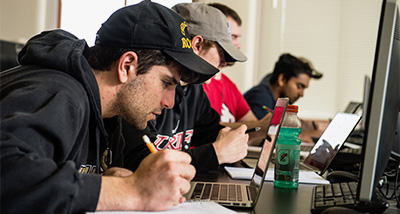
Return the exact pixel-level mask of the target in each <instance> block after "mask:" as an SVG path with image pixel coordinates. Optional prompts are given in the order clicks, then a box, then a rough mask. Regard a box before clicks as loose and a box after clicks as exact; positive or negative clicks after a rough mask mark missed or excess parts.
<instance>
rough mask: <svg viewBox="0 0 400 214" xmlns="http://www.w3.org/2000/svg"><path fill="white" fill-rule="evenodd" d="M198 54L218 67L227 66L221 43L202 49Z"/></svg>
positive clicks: (208, 81)
mask: <svg viewBox="0 0 400 214" xmlns="http://www.w3.org/2000/svg"><path fill="white" fill-rule="evenodd" d="M198 55H199V56H200V57H201V58H203V59H204V60H206V61H207V62H208V63H210V64H211V65H213V66H214V67H216V68H218V69H220V70H221V69H222V68H223V67H226V61H225V56H224V51H223V50H222V48H221V47H219V45H213V46H212V47H211V48H209V49H202V50H201V51H200V52H199V53H198ZM210 81H211V78H210V79H208V80H207V81H206V82H204V83H205V84H208V83H210Z"/></svg>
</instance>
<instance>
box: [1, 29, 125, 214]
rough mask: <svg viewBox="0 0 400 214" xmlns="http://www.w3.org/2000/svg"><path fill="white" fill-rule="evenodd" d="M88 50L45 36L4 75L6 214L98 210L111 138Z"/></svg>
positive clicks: (65, 36) (59, 34) (72, 40)
mask: <svg viewBox="0 0 400 214" xmlns="http://www.w3.org/2000/svg"><path fill="white" fill-rule="evenodd" d="M87 48H88V46H87V44H86V42H85V41H84V40H78V39H77V38H76V37H75V36H73V35H72V34H70V33H68V32H65V31H62V30H54V31H47V32H43V33H41V34H39V35H37V36H35V37H33V38H31V39H30V40H29V41H28V43H27V44H26V45H25V46H24V47H23V49H22V50H21V52H20V53H19V55H18V60H19V63H20V64H21V66H18V67H16V68H13V69H10V70H7V71H4V72H2V73H1V74H0V81H1V91H0V92H1V148H0V150H1V160H0V163H1V169H0V170H1V213H28V212H33V213H83V212H86V211H94V210H95V208H96V206H97V202H98V197H99V193H100V186H101V175H100V174H98V173H99V171H100V172H101V170H100V162H101V155H102V154H105V152H104V151H108V150H106V149H107V148H108V147H109V145H108V142H109V140H108V138H109V136H108V135H107V132H106V129H105V126H104V123H103V120H102V118H101V105H100V96H99V89H98V86H97V82H96V79H95V76H94V74H93V72H92V70H91V68H90V66H89V64H88V62H87V61H86V59H85V57H84V56H83V55H82V54H83V52H84V50H85V49H87ZM110 121H111V120H110ZM110 127H115V126H110ZM113 133H117V135H118V131H116V132H113ZM115 137H116V138H118V136H113V138H115ZM103 166H104V165H103ZM79 171H80V172H82V173H79ZM85 173H86V174H85Z"/></svg>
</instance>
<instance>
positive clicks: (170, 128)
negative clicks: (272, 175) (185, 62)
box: [123, 2, 270, 172]
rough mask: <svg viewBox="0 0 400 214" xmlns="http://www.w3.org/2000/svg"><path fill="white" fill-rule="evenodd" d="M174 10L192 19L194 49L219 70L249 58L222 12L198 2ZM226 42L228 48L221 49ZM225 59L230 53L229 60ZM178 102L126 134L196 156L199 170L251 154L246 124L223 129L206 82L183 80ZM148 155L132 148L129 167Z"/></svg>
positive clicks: (128, 150)
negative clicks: (142, 128)
mask: <svg viewBox="0 0 400 214" xmlns="http://www.w3.org/2000/svg"><path fill="white" fill-rule="evenodd" d="M172 9H173V10H175V11H177V13H178V14H180V15H181V16H182V17H184V18H185V19H186V21H187V23H188V29H189V33H190V37H191V41H192V43H191V46H192V48H193V51H194V52H195V53H196V54H198V55H199V56H200V57H202V58H203V59H205V60H206V61H208V62H210V63H211V64H212V65H214V66H215V67H216V68H221V67H223V66H225V64H226V60H228V61H229V62H234V61H238V60H242V59H244V56H243V54H242V53H241V52H240V51H239V50H238V49H237V48H236V47H235V46H234V45H233V44H232V42H231V37H230V35H229V34H228V28H227V21H226V18H225V16H224V15H223V14H222V13H221V12H220V11H219V10H217V9H215V8H213V7H210V6H207V5H206V4H204V3H198V2H197V3H182V4H177V5H175V6H174V7H173V8H172ZM220 42H223V45H225V46H220V44H221V43H220ZM227 43H228V44H227ZM229 43H230V44H229ZM222 47H224V48H222ZM227 47H228V48H227ZM225 55H229V58H228V57H225ZM175 103H176V105H175V106H174V108H172V109H164V110H163V112H162V114H161V115H159V116H157V118H156V120H153V121H150V122H149V123H148V126H147V129H146V130H145V131H140V130H136V129H135V128H133V127H131V126H129V125H127V124H124V126H123V132H124V136H126V137H127V138H128V139H132V140H129V142H136V140H134V139H140V138H141V137H142V135H143V134H147V135H148V136H149V137H150V138H151V141H152V142H153V143H154V144H155V146H156V149H157V150H164V149H172V150H182V151H186V152H188V153H189V154H190V155H191V157H192V164H193V165H194V166H195V167H196V170H197V171H198V172H201V171H208V170H214V169H218V167H219V165H220V164H224V163H233V162H236V161H238V160H240V159H242V158H244V157H245V156H246V154H247V140H248V135H247V134H245V131H246V126H240V125H241V124H235V125H236V126H235V127H234V128H235V130H231V128H228V127H227V128H224V126H222V125H220V124H219V121H220V119H219V115H218V113H217V112H216V111H215V110H214V109H212V108H211V107H210V102H209V100H208V98H207V95H206V94H205V93H204V90H203V86H202V85H201V84H187V83H185V82H181V86H178V87H177V89H176V98H175ZM269 119H270V118H269ZM268 122H269V121H268V120H267V119H266V121H262V122H258V121H256V122H255V123H254V124H247V125H248V128H254V127H255V126H263V127H264V129H267V127H268ZM237 127H239V128H237ZM263 136H265V135H263ZM193 147H194V148H193ZM139 151H141V152H139ZM148 154H149V151H148V150H147V149H146V146H145V145H144V144H143V143H134V144H133V143H132V144H128V145H127V146H126V149H125V157H126V159H125V166H126V167H128V168H129V169H131V170H135V169H136V167H137V166H138V165H139V163H140V162H141V161H142V159H143V158H144V157H146V156H147V155H148Z"/></svg>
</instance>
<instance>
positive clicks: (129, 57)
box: [118, 51, 138, 83]
mask: <svg viewBox="0 0 400 214" xmlns="http://www.w3.org/2000/svg"><path fill="white" fill-rule="evenodd" d="M137 61H138V56H137V54H136V53H135V52H133V51H128V52H125V53H124V54H122V56H121V57H120V58H119V61H118V79H119V81H120V82H121V83H126V82H127V81H128V79H129V77H134V76H136V74H137V67H138V66H137V65H138V63H137Z"/></svg>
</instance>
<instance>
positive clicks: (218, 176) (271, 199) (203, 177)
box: [193, 170, 400, 214]
mask: <svg viewBox="0 0 400 214" xmlns="http://www.w3.org/2000/svg"><path fill="white" fill-rule="evenodd" d="M193 180H195V181H211V182H230V183H249V181H247V180H232V179H231V178H230V177H229V175H228V174H227V173H226V172H225V171H224V170H215V171H211V172H207V173H200V174H197V175H196V177H195V178H194V179H193ZM313 186H314V185H307V184H299V188H298V189H282V188H275V187H274V185H273V183H272V182H264V185H263V188H262V191H261V195H260V198H259V201H258V202H257V205H256V207H255V208H254V209H252V210H251V209H236V208H235V209H234V210H235V211H238V212H241V213H256V214H262V213H268V214H305V213H311V212H310V207H311V194H312V189H313ZM395 205H396V204H395V202H392V203H391V205H390V206H391V207H390V208H389V209H387V210H386V212H385V213H389V214H391V213H397V214H398V213H400V209H397V208H396V206H395Z"/></svg>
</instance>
